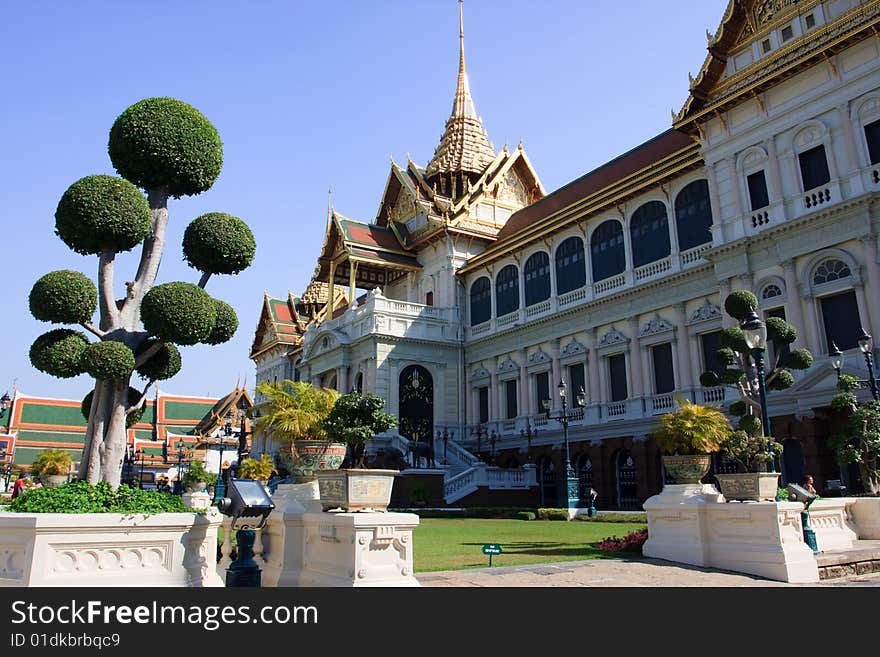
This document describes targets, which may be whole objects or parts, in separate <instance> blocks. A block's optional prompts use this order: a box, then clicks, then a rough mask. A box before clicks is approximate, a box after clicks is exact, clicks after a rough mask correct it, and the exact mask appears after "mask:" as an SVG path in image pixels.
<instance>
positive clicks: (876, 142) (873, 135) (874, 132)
mask: <svg viewBox="0 0 880 657" xmlns="http://www.w3.org/2000/svg"><path fill="white" fill-rule="evenodd" d="M865 140H866V141H867V142H868V157H869V158H870V159H871V164H880V121H874V122H873V123H869V124H868V125H866V126H865Z"/></svg>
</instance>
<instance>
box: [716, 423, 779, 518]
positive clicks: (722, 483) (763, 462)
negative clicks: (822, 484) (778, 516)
mask: <svg viewBox="0 0 880 657" xmlns="http://www.w3.org/2000/svg"><path fill="white" fill-rule="evenodd" d="M750 417H752V416H750V415H745V416H743V418H742V420H741V421H740V424H739V426H740V428H739V429H737V430H736V431H732V432H731V433H730V434H729V435H728V436H727V437H725V438H724V439H723V440H722V441H721V445H720V451H721V456H722V458H723V459H725V460H727V461H731V462H733V463H735V464H736V467H737V472H736V473H731V474H718V475H715V478H716V479H717V480H718V487H719V488H720V489H721V494H722V495H724V497H725V498H726V499H727V500H728V501H729V500H754V501H760V500H769V501H773V500H776V499H777V497H778V479H779V475H780V473H779V472H767V466H768V464H769V463H770V462H771V461H773V460H774V459H775V458H776V457H777V456H778V455H779V454H781V453H782V445H780V444H779V443H778V442H776V441H775V440H774V439H773V438H771V437H770V436H763V435H761V423H760V421H758V422H750V421H745V420H747V418H750ZM743 427H748V428H749V429H751V431H749V430H748V429H746V428H743Z"/></svg>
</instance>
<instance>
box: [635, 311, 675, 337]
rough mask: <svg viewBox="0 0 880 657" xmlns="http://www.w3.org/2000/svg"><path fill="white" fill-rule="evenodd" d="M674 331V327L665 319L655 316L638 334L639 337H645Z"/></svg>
mask: <svg viewBox="0 0 880 657" xmlns="http://www.w3.org/2000/svg"><path fill="white" fill-rule="evenodd" d="M673 330H675V325H674V324H672V323H671V322H667V321H666V320H665V319H663V318H662V317H660V315H657V316H656V317H654V318H653V319H651V320H650V321H649V322H648V323H647V324H645V326H644V327H642V330H641V332H640V333H639V337H642V338H643V337H645V336H646V335H655V334H656V333H664V332H666V331H673Z"/></svg>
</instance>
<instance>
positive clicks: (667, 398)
mask: <svg viewBox="0 0 880 657" xmlns="http://www.w3.org/2000/svg"><path fill="white" fill-rule="evenodd" d="M674 408H675V397H674V396H673V395H672V394H671V393H670V394H666V395H654V396H653V397H652V398H651V414H652V415H660V414H661V413H668V412H669V411H671V410H673V409H674Z"/></svg>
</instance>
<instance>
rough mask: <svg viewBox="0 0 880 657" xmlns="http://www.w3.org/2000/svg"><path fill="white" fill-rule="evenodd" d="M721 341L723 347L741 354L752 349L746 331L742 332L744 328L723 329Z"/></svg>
mask: <svg viewBox="0 0 880 657" xmlns="http://www.w3.org/2000/svg"><path fill="white" fill-rule="evenodd" d="M719 341H720V343H721V347H722V348H725V349H731V350H733V351H736V352H739V353H741V354H747V353H749V351H750V349H749V345H748V343H747V342H746V335H745V333H743V332H742V329H739V328H736V327H730V328H724V329H721V336H720V338H719Z"/></svg>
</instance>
